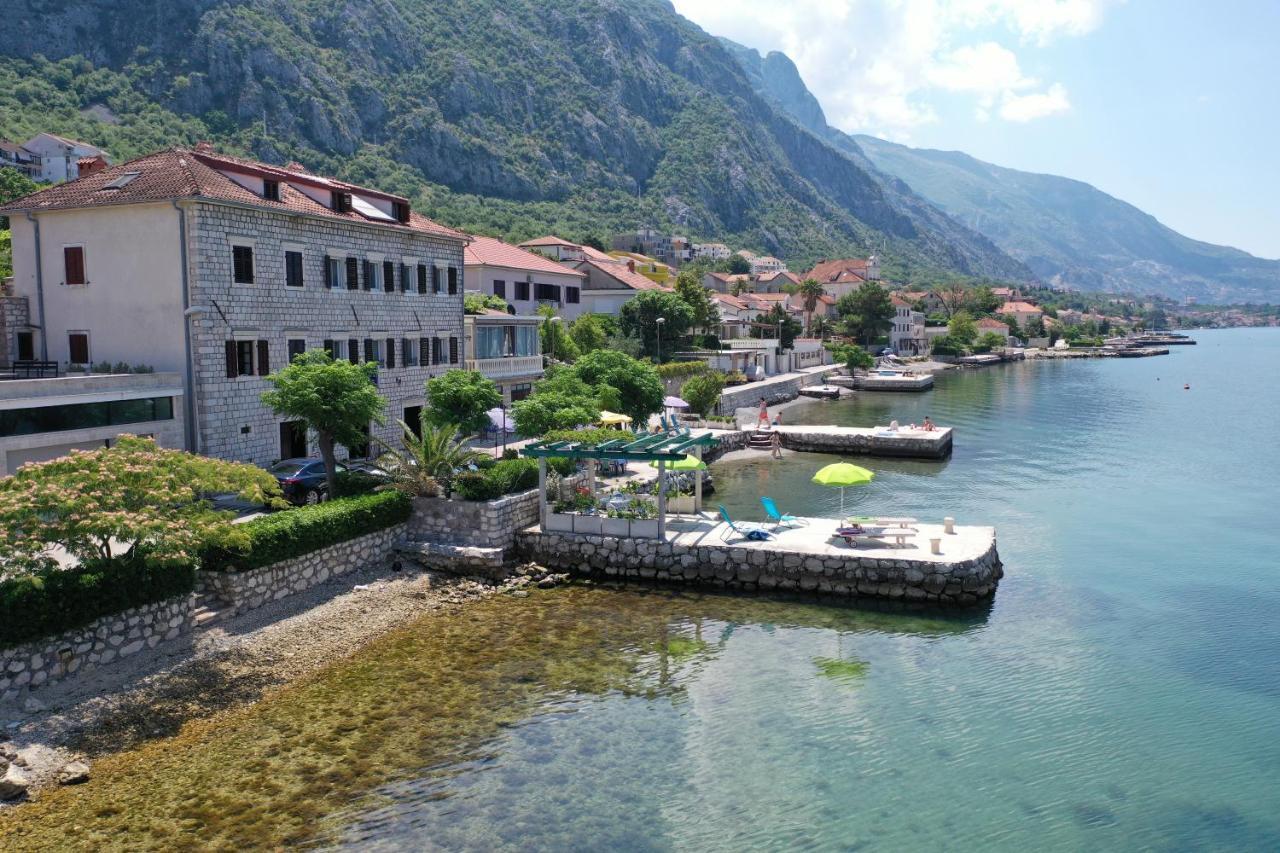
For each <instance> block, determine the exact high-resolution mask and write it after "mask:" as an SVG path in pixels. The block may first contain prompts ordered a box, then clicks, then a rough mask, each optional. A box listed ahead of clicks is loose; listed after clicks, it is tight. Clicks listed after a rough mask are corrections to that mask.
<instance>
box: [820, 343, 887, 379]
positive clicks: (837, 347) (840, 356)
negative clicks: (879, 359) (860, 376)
mask: <svg viewBox="0 0 1280 853" xmlns="http://www.w3.org/2000/svg"><path fill="white" fill-rule="evenodd" d="M827 349H828V350H829V351H830V352H831V355H832V356H833V357H834V358H835V359H836V360H837V361H841V362H843V363H844V366H845V368H846V369H847V370H848V371H849V372H850V373H853V372H854V371H855V370H867V369H869V368H871V367H873V366H874V365H875V363H876V360H875V357H873V356H872V355H871V353H869V352H867V351H866V350H864V349H863V348H862V347H855V346H850V345H848V344H827Z"/></svg>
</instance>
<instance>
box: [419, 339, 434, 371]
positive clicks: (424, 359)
mask: <svg viewBox="0 0 1280 853" xmlns="http://www.w3.org/2000/svg"><path fill="white" fill-rule="evenodd" d="M418 363H419V364H421V365H422V366H423V367H428V366H430V364H431V338H418Z"/></svg>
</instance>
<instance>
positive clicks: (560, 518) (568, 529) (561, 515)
mask: <svg viewBox="0 0 1280 853" xmlns="http://www.w3.org/2000/svg"><path fill="white" fill-rule="evenodd" d="M547 530H558V531H561V532H563V533H572V532H573V516H572V515H569V514H568V513H567V512H548V513H547Z"/></svg>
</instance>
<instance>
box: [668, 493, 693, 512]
mask: <svg viewBox="0 0 1280 853" xmlns="http://www.w3.org/2000/svg"><path fill="white" fill-rule="evenodd" d="M667 512H683V513H687V514H690V515H692V514H693V512H694V506H693V495H679V496H676V497H670V496H668V497H667Z"/></svg>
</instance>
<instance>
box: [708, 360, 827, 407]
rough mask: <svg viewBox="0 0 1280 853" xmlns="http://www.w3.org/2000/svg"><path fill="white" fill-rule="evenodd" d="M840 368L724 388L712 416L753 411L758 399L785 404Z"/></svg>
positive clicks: (770, 403)
mask: <svg viewBox="0 0 1280 853" xmlns="http://www.w3.org/2000/svg"><path fill="white" fill-rule="evenodd" d="M841 369H842V368H841V367H840V366H839V365H831V366H829V367H827V368H825V369H823V370H814V371H811V372H808V373H798V374H795V375H794V376H791V377H788V378H787V379H766V380H765V381H763V382H748V383H747V384H745V385H734V386H733V387H732V388H726V389H724V391H723V392H722V393H721V395H720V402H719V403H718V404H717V405H716V410H715V412H714V413H713V414H717V415H732V414H733V413H734V412H736V411H737V410H738V409H754V408H755V407H756V406H758V405H759V404H760V398H761V397H764V399H765V402H766V403H768V404H769V405H770V406H773V405H776V404H778V403H786V402H788V401H790V400H794V399H795V398H796V397H799V396H800V389H801V388H807V387H808V386H810V385H822V384H823V383H825V382H826V381H827V376H828V375H830V374H832V373H835V372H837V371H839V370H841Z"/></svg>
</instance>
